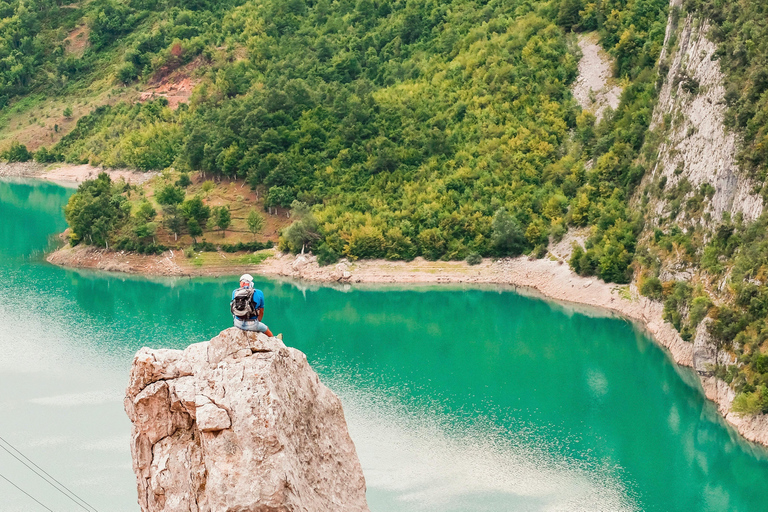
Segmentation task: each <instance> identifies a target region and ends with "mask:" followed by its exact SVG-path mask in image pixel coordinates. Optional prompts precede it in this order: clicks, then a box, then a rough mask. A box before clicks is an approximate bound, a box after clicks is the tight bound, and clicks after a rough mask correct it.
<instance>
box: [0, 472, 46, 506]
mask: <svg viewBox="0 0 768 512" xmlns="http://www.w3.org/2000/svg"><path fill="white" fill-rule="evenodd" d="M0 478H2V479H3V480H5V481H6V482H8V483H9V484H11V485H12V486H14V487H15V488H17V489H18V490H20V491H21V492H23V493H24V494H26V495H27V496H29V497H30V498H32V499H33V500H35V502H37V504H38V505H40V506H41V507H43V508H44V509H45V510H48V511H49V512H53V510H51V509H49V508H48V507H46V506H45V505H43V504H42V503H40V502H39V501H37V498H35V497H34V496H32V495H31V494H29V493H28V492H27V491H25V490H24V489H22V488H21V487H19V486H18V485H16V484H15V483H13V482H11V481H10V480H8V479H7V478H5V476H3V474H2V473H0Z"/></svg>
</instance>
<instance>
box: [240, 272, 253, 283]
mask: <svg viewBox="0 0 768 512" xmlns="http://www.w3.org/2000/svg"><path fill="white" fill-rule="evenodd" d="M240 282H241V283H253V276H252V275H251V274H243V275H241V276H240Z"/></svg>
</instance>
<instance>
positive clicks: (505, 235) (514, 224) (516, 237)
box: [491, 208, 525, 256]
mask: <svg viewBox="0 0 768 512" xmlns="http://www.w3.org/2000/svg"><path fill="white" fill-rule="evenodd" d="M492 230H493V231H492V235H491V239H492V241H493V245H494V248H495V249H496V253H497V254H498V255H499V256H517V255H518V254H522V252H523V249H525V235H524V234H523V228H522V227H520V223H519V222H518V221H517V219H515V218H514V217H513V216H512V215H510V213H509V212H507V210H506V209H505V208H499V209H498V210H497V211H496V213H495V214H494V215H493V225H492Z"/></svg>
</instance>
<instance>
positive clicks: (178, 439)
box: [125, 328, 368, 512]
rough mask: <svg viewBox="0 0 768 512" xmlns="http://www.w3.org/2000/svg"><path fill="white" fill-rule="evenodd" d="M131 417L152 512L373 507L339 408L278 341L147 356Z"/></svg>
mask: <svg viewBox="0 0 768 512" xmlns="http://www.w3.org/2000/svg"><path fill="white" fill-rule="evenodd" d="M125 410H126V412H127V414H128V416H129V418H130V419H131V422H132V423H133V425H132V435H131V439H132V442H131V454H132V456H133V469H134V472H135V473H136V478H137V486H138V495H139V505H140V506H141V510H142V511H144V512H158V511H167V512H171V511H195V512H198V511H199V512H204V511H214V512H227V511H231V512H234V511H254V512H255V511H259V512H262V511H263V512H267V511H276V512H277V511H286V512H287V511H325V510H328V511H330V510H333V511H340V512H343V511H349V512H357V511H367V510H368V506H367V504H366V498H365V479H364V477H363V472H362V469H361V467H360V462H359V461H358V458H357V454H356V451H355V446H354V444H353V443H352V440H351V439H350V437H349V433H348V431H347V425H346V421H345V419H344V412H343V410H342V406H341V402H340V401H339V399H338V398H337V397H336V395H335V394H334V393H333V392H332V391H331V390H329V389H328V388H327V387H325V386H324V385H323V384H322V383H321V382H320V380H319V378H318V376H317V374H316V373H315V372H314V371H313V370H312V368H311V367H310V366H309V364H308V363H307V358H306V356H305V355H304V354H303V353H302V352H300V351H298V350H296V349H293V348H289V347H286V346H285V345H284V344H283V343H282V341H280V340H279V339H277V338H269V337H267V336H266V335H264V334H257V333H248V332H245V331H241V330H239V329H235V328H230V329H227V330H225V331H222V332H221V333H220V334H219V335H218V336H216V337H215V338H213V339H212V340H210V341H209V342H204V343H197V344H194V345H190V346H189V347H187V349H185V350H183V351H180V350H167V349H162V350H150V349H148V348H143V349H141V350H140V351H139V352H138V353H137V354H136V357H135V358H134V361H133V366H132V368H131V375H130V384H129V386H128V389H127V392H126V398H125Z"/></svg>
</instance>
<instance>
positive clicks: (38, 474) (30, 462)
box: [0, 437, 98, 512]
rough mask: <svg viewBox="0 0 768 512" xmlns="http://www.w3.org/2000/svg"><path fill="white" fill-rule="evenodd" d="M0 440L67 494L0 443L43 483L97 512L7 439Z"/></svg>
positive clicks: (96, 511)
mask: <svg viewBox="0 0 768 512" xmlns="http://www.w3.org/2000/svg"><path fill="white" fill-rule="evenodd" d="M0 441H2V442H3V443H5V444H7V445H8V446H10V447H11V448H13V450H14V451H15V452H16V453H18V454H19V455H21V456H22V457H23V458H24V459H26V460H27V461H28V462H29V464H32V466H35V467H36V468H37V469H39V470H40V471H42V472H43V473H45V475H46V476H47V477H48V478H50V479H51V480H53V481H54V482H56V483H57V484H59V485H60V486H61V487H63V488H64V489H66V491H67V492H68V493H69V494H67V493H66V492H64V491H62V490H61V489H59V488H58V487H56V486H55V485H54V484H53V483H51V482H50V481H49V480H48V479H47V478H45V477H44V476H43V475H41V474H40V473H38V472H37V471H35V469H33V468H32V467H31V466H30V465H29V464H27V463H26V462H24V461H23V460H21V459H20V458H18V457H17V456H16V455H14V454H13V453H12V452H11V451H10V450H9V449H8V448H6V447H5V446H3V445H2V444H0V448H2V449H3V450H5V451H6V452H8V454H9V455H10V456H11V457H13V458H14V459H16V460H17V461H19V462H21V463H22V464H24V465H25V466H26V467H27V468H28V469H29V470H30V471H32V472H33V473H34V474H36V475H37V476H39V477H40V478H41V479H42V480H43V481H45V483H47V484H48V485H50V486H51V487H53V488H54V489H56V490H57V491H59V492H60V493H61V494H63V495H64V496H66V497H67V498H69V500H70V501H72V502H73V503H74V504H76V505H77V506H78V507H80V508H82V509H83V510H85V511H86V512H91V510H93V511H94V512H98V510H96V508H95V507H94V506H93V505H91V504H90V503H88V502H87V501H85V500H84V499H83V498H81V497H80V496H78V495H77V494H75V493H74V492H73V491H72V490H71V489H69V488H68V487H67V486H66V485H64V484H62V483H61V482H59V481H58V480H56V479H55V478H54V477H52V476H51V475H49V474H48V472H47V471H45V470H44V469H43V468H41V467H40V466H38V465H37V464H35V463H34V462H33V461H32V460H30V458H29V457H27V456H26V455H24V454H23V453H21V451H19V449H18V448H16V447H15V446H13V445H12V444H11V443H9V442H8V441H6V440H5V439H3V438H2V437H0ZM70 494H71V495H72V496H74V498H73V497H72V496H70ZM75 498H77V499H78V500H80V501H81V502H82V503H84V504H85V505H87V506H88V507H89V508H90V510H89V508H86V507H85V506H83V504H82V503H79V502H78V501H76V500H75Z"/></svg>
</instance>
